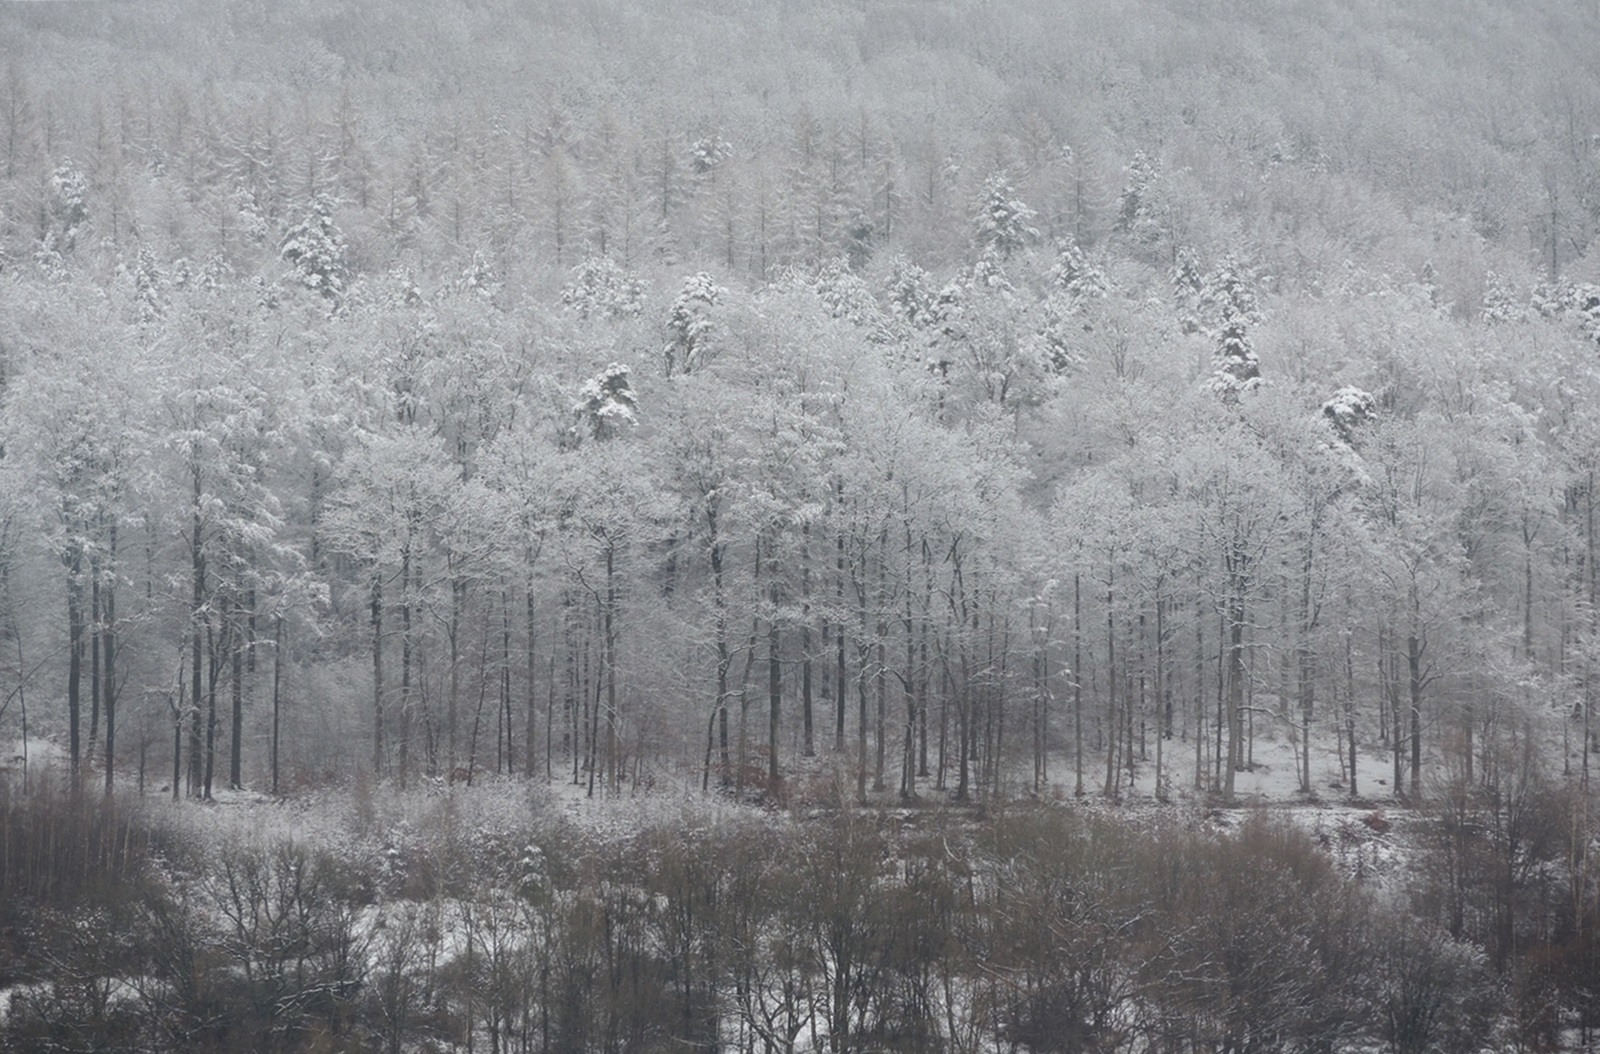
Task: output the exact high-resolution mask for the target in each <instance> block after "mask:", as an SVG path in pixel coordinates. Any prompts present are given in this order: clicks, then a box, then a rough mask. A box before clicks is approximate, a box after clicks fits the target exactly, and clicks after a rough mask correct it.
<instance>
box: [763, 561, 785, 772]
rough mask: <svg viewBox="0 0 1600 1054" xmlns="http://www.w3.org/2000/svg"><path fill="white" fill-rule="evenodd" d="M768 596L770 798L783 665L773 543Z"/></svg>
mask: <svg viewBox="0 0 1600 1054" xmlns="http://www.w3.org/2000/svg"><path fill="white" fill-rule="evenodd" d="M767 560H768V564H767V570H768V581H767V590H768V599H769V601H770V602H771V604H772V614H771V617H769V618H768V619H767V793H768V794H769V795H771V796H772V797H773V798H774V799H780V798H781V797H782V794H781V792H780V789H779V785H778V720H779V712H780V707H781V706H782V704H783V672H782V671H783V667H782V665H781V661H782V653H781V649H780V647H779V644H780V641H779V628H778V603H779V601H780V600H781V599H782V597H781V595H780V591H779V588H778V557H777V546H776V545H771V546H769V547H768V550H767Z"/></svg>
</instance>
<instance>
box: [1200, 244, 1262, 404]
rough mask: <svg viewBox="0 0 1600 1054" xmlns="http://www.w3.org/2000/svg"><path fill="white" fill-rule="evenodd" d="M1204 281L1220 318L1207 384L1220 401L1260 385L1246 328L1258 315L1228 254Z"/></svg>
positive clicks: (1252, 295)
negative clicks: (1219, 396)
mask: <svg viewBox="0 0 1600 1054" xmlns="http://www.w3.org/2000/svg"><path fill="white" fill-rule="evenodd" d="M1206 285H1207V291H1208V293H1209V296H1210V299H1211V301H1212V303H1214V304H1215V305H1216V310H1217V314H1218V317H1219V320H1220V321H1219V323H1218V325H1217V327H1216V330H1215V336H1216V342H1217V343H1216V350H1215V351H1214V352H1213V353H1212V356H1211V363H1212V371H1211V378H1210V382H1209V385H1210V388H1211V390H1212V391H1214V392H1217V393H1218V394H1220V395H1221V396H1222V397H1223V400H1224V401H1227V402H1233V401H1235V400H1237V399H1238V398H1239V393H1240V392H1247V391H1254V390H1255V389H1256V388H1259V387H1260V386H1261V362H1260V360H1259V359H1257V358H1256V352H1255V348H1254V347H1252V346H1251V342H1250V329H1251V327H1252V326H1254V325H1255V324H1256V322H1258V321H1259V319H1260V316H1259V314H1258V313H1257V310H1256V298H1255V294H1254V293H1253V292H1252V291H1251V289H1250V286H1249V284H1248V283H1247V282H1246V281H1245V278H1244V276H1243V275H1242V274H1241V268H1240V267H1239V264H1238V262H1237V261H1236V260H1234V258H1233V257H1232V256H1226V257H1224V258H1223V260H1222V262H1221V263H1220V264H1219V265H1218V266H1217V269H1216V271H1214V272H1212V274H1211V277H1210V278H1209V279H1208V280H1207V282H1206Z"/></svg>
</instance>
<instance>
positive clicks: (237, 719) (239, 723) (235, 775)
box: [228, 632, 245, 790]
mask: <svg viewBox="0 0 1600 1054" xmlns="http://www.w3.org/2000/svg"><path fill="white" fill-rule="evenodd" d="M240 636H241V635H240V634H239V633H237V632H235V633H234V637H235V638H236V639H235V640H234V641H233V647H232V648H231V649H230V650H231V651H232V653H233V654H232V656H231V658H232V670H231V671H230V677H229V682H230V683H229V685H228V688H229V691H230V692H231V693H232V698H231V700H230V701H231V702H232V704H233V715H232V716H233V723H232V728H231V729H230V730H229V731H230V732H231V733H232V735H231V738H230V740H229V743H228V786H230V787H232V788H233V789H234V790H239V789H240V788H241V787H243V786H244V776H243V773H244V766H243V764H242V759H241V754H242V753H243V747H244V653H245V641H244V640H243V639H238V638H240Z"/></svg>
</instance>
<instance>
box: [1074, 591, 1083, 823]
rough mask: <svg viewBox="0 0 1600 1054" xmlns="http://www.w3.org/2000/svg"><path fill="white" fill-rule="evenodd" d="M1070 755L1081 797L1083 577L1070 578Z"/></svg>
mask: <svg viewBox="0 0 1600 1054" xmlns="http://www.w3.org/2000/svg"><path fill="white" fill-rule="evenodd" d="M1072 753H1073V768H1075V769H1076V770H1077V777H1076V782H1075V784H1074V786H1073V788H1072V795H1073V797H1075V798H1081V797H1083V576H1082V575H1078V574H1074V575H1073V576H1072Z"/></svg>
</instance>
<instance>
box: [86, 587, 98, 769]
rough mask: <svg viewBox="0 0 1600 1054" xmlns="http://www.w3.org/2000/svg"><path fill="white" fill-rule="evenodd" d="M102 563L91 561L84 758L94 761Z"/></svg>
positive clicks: (96, 734) (96, 739) (96, 740)
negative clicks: (87, 700) (87, 716)
mask: <svg viewBox="0 0 1600 1054" xmlns="http://www.w3.org/2000/svg"><path fill="white" fill-rule="evenodd" d="M100 578H101V570H100V561H99V560H90V561H89V622H88V626H87V630H88V645H87V646H88V649H89V742H88V744H87V745H86V746H85V748H84V752H83V753H84V757H85V758H89V759H92V758H93V757H94V753H95V748H96V747H97V746H99V744H100V698H101V695H100Z"/></svg>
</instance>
